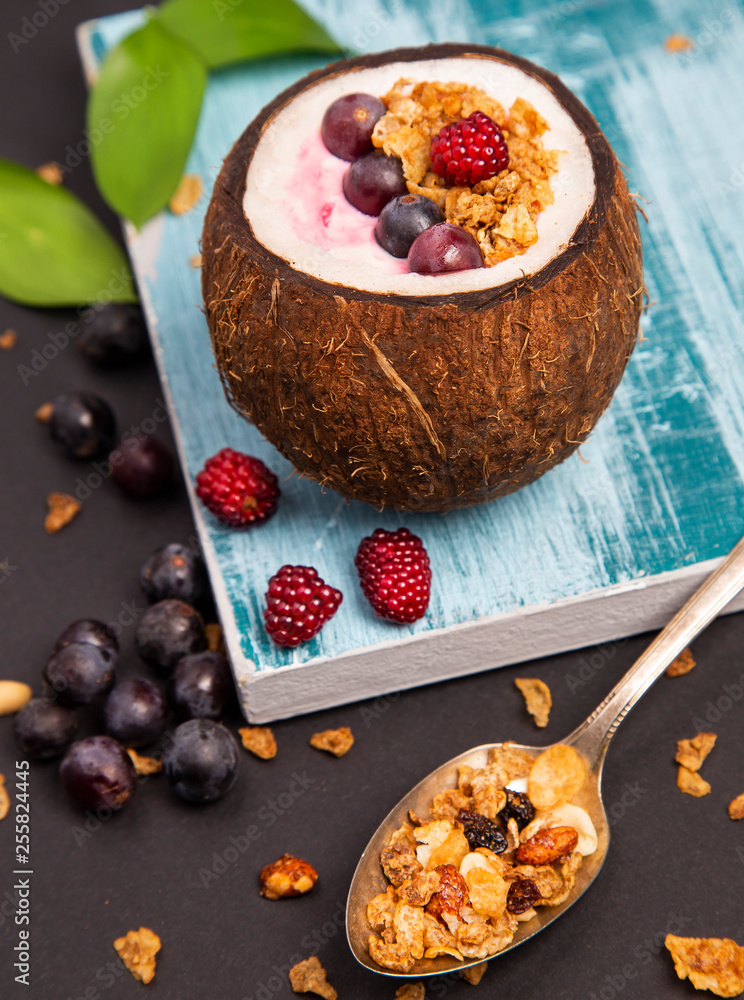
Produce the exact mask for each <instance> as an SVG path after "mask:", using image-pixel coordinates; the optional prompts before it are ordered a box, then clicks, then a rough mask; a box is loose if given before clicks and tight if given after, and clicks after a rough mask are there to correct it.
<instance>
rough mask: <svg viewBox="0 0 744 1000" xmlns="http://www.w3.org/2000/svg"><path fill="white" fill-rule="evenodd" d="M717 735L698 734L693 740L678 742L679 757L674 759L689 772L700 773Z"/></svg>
mask: <svg viewBox="0 0 744 1000" xmlns="http://www.w3.org/2000/svg"><path fill="white" fill-rule="evenodd" d="M716 738H717V737H716V734H715V733H698V734H697V736H694V737H693V738H692V739H691V740H678V741H677V755H676V757H675V758H674V759H675V760H676V761H677V763H678V764H682V765H683V766H684V767H686V768H687V769H688V771H699V770H700V767H701V765H702V763H703V761H704V760H705V758H706V757H707V756H708V754H709V753H710V752H711V750H712V749H713V747H714V746H715V742H716Z"/></svg>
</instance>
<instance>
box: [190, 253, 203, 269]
mask: <svg viewBox="0 0 744 1000" xmlns="http://www.w3.org/2000/svg"><path fill="white" fill-rule="evenodd" d="M189 264H191V266H192V267H201V266H202V255H201V254H200V253H192V255H191V256H190V257H189Z"/></svg>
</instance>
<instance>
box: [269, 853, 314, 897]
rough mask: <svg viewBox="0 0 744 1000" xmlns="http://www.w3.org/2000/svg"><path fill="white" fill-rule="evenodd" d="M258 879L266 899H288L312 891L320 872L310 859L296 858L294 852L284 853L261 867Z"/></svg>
mask: <svg viewBox="0 0 744 1000" xmlns="http://www.w3.org/2000/svg"><path fill="white" fill-rule="evenodd" d="M258 881H259V883H260V886H261V895H262V896H265V897H266V899H288V898H289V897H290V896H302V895H304V894H305V893H306V892H310V890H311V889H312V888H313V887H314V886H315V883H316V882H317V881H318V873H317V872H316V870H315V869H314V868H313V866H312V865H311V864H310V862H309V861H303V860H302V858H296V857H295V856H294V855H293V854H282V856H281V857H280V858H277V860H276V861H274V862H273V863H272V864H270V865H266V866H265V867H264V868H262V869H261V874H260V876H259V879H258Z"/></svg>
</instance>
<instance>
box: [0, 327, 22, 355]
mask: <svg viewBox="0 0 744 1000" xmlns="http://www.w3.org/2000/svg"><path fill="white" fill-rule="evenodd" d="M17 343H18V334H17V333H16V331H15V330H6V331H5V333H2V334H0V351H12V350H13V348H14V347H15V345H16V344H17Z"/></svg>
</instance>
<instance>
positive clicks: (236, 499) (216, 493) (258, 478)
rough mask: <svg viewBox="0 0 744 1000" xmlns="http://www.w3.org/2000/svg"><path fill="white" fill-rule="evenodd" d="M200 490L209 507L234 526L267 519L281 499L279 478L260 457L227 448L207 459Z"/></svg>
mask: <svg viewBox="0 0 744 1000" xmlns="http://www.w3.org/2000/svg"><path fill="white" fill-rule="evenodd" d="M196 494H197V496H198V497H199V499H200V500H201V501H202V503H203V504H204V506H205V507H207V508H208V509H209V510H211V511H212V513H213V514H214V515H215V516H216V517H218V518H219V519H220V521H222V523H223V524H229V525H231V526H232V527H233V528H244V527H247V526H248V525H251V524H260V523H261V521H266V520H268V518H270V517H271V515H272V514H273V513H274V511H275V510H276V502H277V500H278V499H279V496H280V493H279V487H278V485H277V478H276V476H275V475H274V473H273V472H272V471H271V469H268V468H267V467H266V466H265V465H264V464H263V462H262V461H261V460H260V459H258V458H253V457H252V456H251V455H243V454H242V453H241V452H239V451H233V450H232V448H223V449H222V451H219V452H217V454H216V455H213V456H212V457H211V458H209V459H207V461H206V463H205V465H204V468H203V469H202V470H201V472H199V473H198V474H197V477H196Z"/></svg>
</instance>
